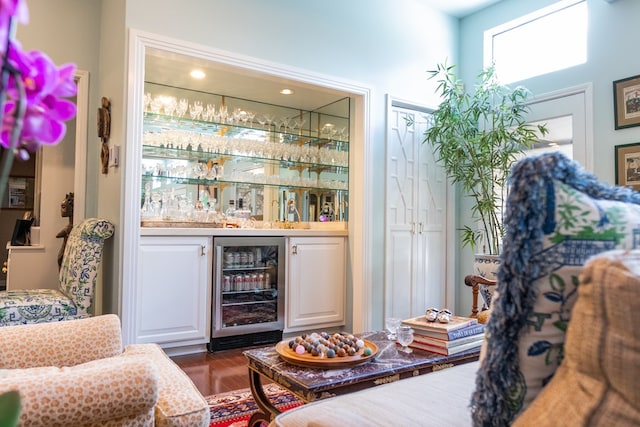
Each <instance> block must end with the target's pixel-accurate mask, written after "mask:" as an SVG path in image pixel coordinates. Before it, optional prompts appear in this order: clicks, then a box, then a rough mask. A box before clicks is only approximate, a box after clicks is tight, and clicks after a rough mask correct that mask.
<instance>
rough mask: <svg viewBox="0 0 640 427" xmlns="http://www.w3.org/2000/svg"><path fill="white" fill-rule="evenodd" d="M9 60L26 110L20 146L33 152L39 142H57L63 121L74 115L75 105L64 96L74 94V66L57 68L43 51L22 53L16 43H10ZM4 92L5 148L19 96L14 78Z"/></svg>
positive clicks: (2, 138)
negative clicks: (16, 73)
mask: <svg viewBox="0 0 640 427" xmlns="http://www.w3.org/2000/svg"><path fill="white" fill-rule="evenodd" d="M8 60H9V63H10V64H11V65H12V66H13V67H14V68H15V69H16V70H17V71H18V72H19V74H20V80H21V81H22V84H23V85H24V89H25V94H26V97H25V99H24V100H23V102H26V113H25V116H24V120H23V123H22V130H21V133H20V145H21V146H23V147H24V148H26V149H27V150H28V151H34V150H35V149H37V147H38V146H39V144H56V143H58V142H59V141H60V140H61V139H62V137H63V136H64V134H65V133H66V125H65V123H64V122H65V121H67V120H70V119H71V118H73V117H74V116H75V114H76V106H75V104H74V103H73V102H71V101H69V100H66V99H63V98H65V97H70V96H74V95H76V93H77V87H76V84H75V81H74V72H75V65H73V64H65V65H62V66H61V67H57V66H56V65H55V64H54V63H53V61H51V59H50V58H49V57H48V56H47V55H46V54H44V53H42V52H39V51H31V52H28V53H26V52H23V51H22V49H21V47H20V45H19V43H17V42H12V44H11V48H10V51H9V55H8ZM6 93H7V96H8V99H7V101H6V104H5V108H4V120H3V123H2V132H1V134H0V143H1V144H2V145H4V146H5V147H8V146H9V143H10V138H11V129H13V127H14V125H15V119H14V117H13V116H14V113H15V109H16V106H17V98H18V96H19V95H18V92H17V88H16V86H15V80H13V81H10V84H9V87H8V88H7V92H6Z"/></svg>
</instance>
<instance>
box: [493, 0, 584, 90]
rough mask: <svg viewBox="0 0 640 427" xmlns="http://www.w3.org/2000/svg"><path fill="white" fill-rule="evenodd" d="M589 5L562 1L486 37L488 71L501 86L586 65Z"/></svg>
mask: <svg viewBox="0 0 640 427" xmlns="http://www.w3.org/2000/svg"><path fill="white" fill-rule="evenodd" d="M587 25H588V24H587V2H586V0H563V1H560V2H558V3H555V4H554V5H552V6H549V7H547V8H544V9H540V10H538V11H536V12H533V13H531V14H529V15H526V16H523V17H521V18H519V19H516V20H513V21H511V22H507V23H506V24H503V25H500V26H498V27H495V28H492V29H490V30H487V31H485V33H484V63H485V67H486V66H489V65H491V63H495V67H496V74H497V76H498V78H499V80H500V82H501V83H503V84H506V83H511V82H515V81H520V80H524V79H528V78H531V77H535V76H540V75H542V74H546V73H550V72H552V71H558V70H563V69H565V68H569V67H573V66H575V65H579V64H584V63H585V62H587Z"/></svg>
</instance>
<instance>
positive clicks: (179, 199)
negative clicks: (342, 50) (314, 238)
mask: <svg viewBox="0 0 640 427" xmlns="http://www.w3.org/2000/svg"><path fill="white" fill-rule="evenodd" d="M145 89H146V90H147V91H148V92H147V94H146V95H145V110H144V121H143V137H142V197H143V203H142V213H141V217H142V221H143V226H145V225H148V224H149V222H150V221H162V222H166V221H169V222H171V221H174V222H180V223H182V222H186V223H189V222H192V221H195V222H211V221H213V222H220V223H224V224H227V225H228V224H240V226H241V227H242V226H252V224H254V223H255V221H264V222H266V223H271V222H289V221H295V222H298V223H299V222H303V221H304V222H306V221H346V220H347V218H348V209H347V207H348V181H349V108H350V106H349V99H348V98H343V99H340V100H338V101H336V102H335V103H334V104H335V105H329V106H325V107H323V108H322V109H319V110H318V111H301V110H296V109H291V108H287V107H283V106H276V105H271V104H264V103H260V102H257V101H249V100H245V99H238V98H233V97H228V96H221V95H215V94H208V93H202V92H193V91H187V90H184V89H180V88H174V87H167V86H161V85H155V84H152V83H147V84H146V87H145ZM216 105H217V107H216ZM235 218H240V219H241V220H242V221H236V220H235ZM229 219H231V221H228V220H229ZM249 220H251V221H249ZM254 220H255V221H254Z"/></svg>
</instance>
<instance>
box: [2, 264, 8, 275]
mask: <svg viewBox="0 0 640 427" xmlns="http://www.w3.org/2000/svg"><path fill="white" fill-rule="evenodd" d="M8 271H9V266H8V265H7V261H5V262H4V263H3V264H2V274H7V272H8Z"/></svg>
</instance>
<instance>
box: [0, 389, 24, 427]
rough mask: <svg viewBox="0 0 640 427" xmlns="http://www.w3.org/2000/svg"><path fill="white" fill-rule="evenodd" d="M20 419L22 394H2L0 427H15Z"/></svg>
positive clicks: (0, 399) (13, 392) (0, 397)
mask: <svg viewBox="0 0 640 427" xmlns="http://www.w3.org/2000/svg"><path fill="white" fill-rule="evenodd" d="M19 417H20V394H19V393H18V392H17V391H14V390H12V391H8V392H6V393H2V394H0V427H15V426H17V425H18V419H19Z"/></svg>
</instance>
